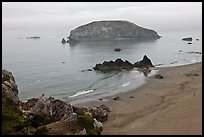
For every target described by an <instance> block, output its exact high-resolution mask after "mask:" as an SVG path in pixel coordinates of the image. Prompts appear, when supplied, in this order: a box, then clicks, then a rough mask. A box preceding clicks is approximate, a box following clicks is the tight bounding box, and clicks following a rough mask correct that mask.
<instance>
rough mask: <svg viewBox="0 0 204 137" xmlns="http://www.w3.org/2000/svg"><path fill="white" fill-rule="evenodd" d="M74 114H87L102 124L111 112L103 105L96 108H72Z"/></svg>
mask: <svg viewBox="0 0 204 137" xmlns="http://www.w3.org/2000/svg"><path fill="white" fill-rule="evenodd" d="M74 112H75V113H78V114H84V113H86V114H88V115H91V116H92V117H93V118H95V119H96V120H98V121H100V122H104V121H106V120H107V119H108V112H111V110H110V109H109V108H108V107H107V106H106V105H104V104H102V105H100V106H97V107H92V108H91V107H85V106H84V107H81V108H77V107H74Z"/></svg>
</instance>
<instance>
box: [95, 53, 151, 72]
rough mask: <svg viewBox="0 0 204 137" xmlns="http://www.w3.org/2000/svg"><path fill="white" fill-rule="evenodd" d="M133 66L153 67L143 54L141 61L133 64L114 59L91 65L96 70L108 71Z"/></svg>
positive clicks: (129, 68) (126, 68)
mask: <svg viewBox="0 0 204 137" xmlns="http://www.w3.org/2000/svg"><path fill="white" fill-rule="evenodd" d="M134 67H138V68H150V67H154V65H153V64H152V62H151V60H150V59H149V58H148V57H147V56H146V55H144V57H143V59H142V60H141V61H138V62H135V63H134V64H132V63H130V62H129V61H127V60H126V61H123V60H122V59H120V58H119V59H116V60H115V62H114V61H108V62H107V61H104V62H103V63H102V64H96V65H95V67H93V69H94V70H98V71H101V72H109V71H114V70H116V71H120V70H122V69H125V70H131V69H133V68H134Z"/></svg>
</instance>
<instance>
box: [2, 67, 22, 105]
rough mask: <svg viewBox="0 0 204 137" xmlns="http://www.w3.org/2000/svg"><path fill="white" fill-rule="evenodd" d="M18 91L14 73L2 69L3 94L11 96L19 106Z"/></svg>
mask: <svg viewBox="0 0 204 137" xmlns="http://www.w3.org/2000/svg"><path fill="white" fill-rule="evenodd" d="M18 92H19V91H18V88H17V85H16V82H15V78H14V77H13V75H12V73H11V72H9V71H7V70H2V95H5V96H7V97H10V98H11V99H12V100H13V102H14V104H15V105H16V106H18V105H19V104H20V100H19V97H18Z"/></svg>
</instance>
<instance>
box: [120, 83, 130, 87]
mask: <svg viewBox="0 0 204 137" xmlns="http://www.w3.org/2000/svg"><path fill="white" fill-rule="evenodd" d="M128 85H130V82H125V83H123V84H122V86H121V87H126V86H128Z"/></svg>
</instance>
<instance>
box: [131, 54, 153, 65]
mask: <svg viewBox="0 0 204 137" xmlns="http://www.w3.org/2000/svg"><path fill="white" fill-rule="evenodd" d="M134 66H135V67H138V68H149V67H154V65H153V64H152V62H151V60H150V59H149V58H148V57H147V56H146V55H144V57H143V59H142V60H141V61H138V62H135V64H134Z"/></svg>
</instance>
